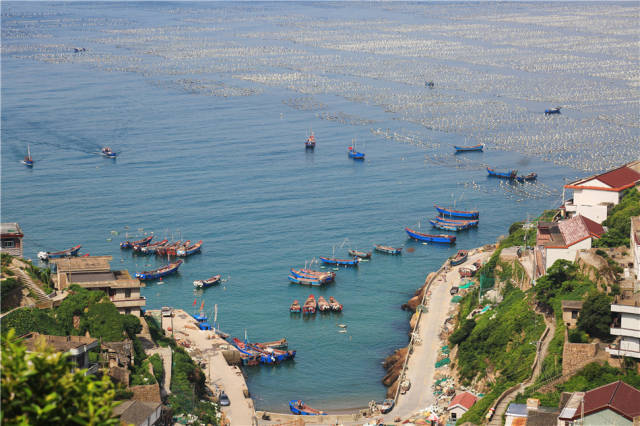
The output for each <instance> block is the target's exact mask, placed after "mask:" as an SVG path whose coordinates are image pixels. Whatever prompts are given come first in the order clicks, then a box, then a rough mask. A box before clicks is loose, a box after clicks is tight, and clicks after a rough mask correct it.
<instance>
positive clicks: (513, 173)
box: [487, 167, 518, 179]
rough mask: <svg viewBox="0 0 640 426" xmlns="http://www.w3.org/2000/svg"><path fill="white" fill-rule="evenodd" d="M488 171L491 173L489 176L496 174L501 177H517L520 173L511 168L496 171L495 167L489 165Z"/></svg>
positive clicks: (495, 175)
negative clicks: (506, 170)
mask: <svg viewBox="0 0 640 426" xmlns="http://www.w3.org/2000/svg"><path fill="white" fill-rule="evenodd" d="M487 172H488V173H489V176H494V177H498V178H501V179H515V178H516V176H517V175H518V171H517V170H511V171H509V172H496V171H495V170H494V169H490V168H489V167H487Z"/></svg>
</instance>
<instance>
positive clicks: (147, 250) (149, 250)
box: [134, 239, 169, 254]
mask: <svg viewBox="0 0 640 426" xmlns="http://www.w3.org/2000/svg"><path fill="white" fill-rule="evenodd" d="M168 245H169V240H166V239H165V240H162V241H159V242H158V243H154V244H149V245H148V246H144V247H142V248H140V253H144V254H155V253H157V252H158V250H160V249H161V248H163V247H166V246H168ZM134 250H135V246H134Z"/></svg>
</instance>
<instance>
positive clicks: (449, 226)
mask: <svg viewBox="0 0 640 426" xmlns="http://www.w3.org/2000/svg"><path fill="white" fill-rule="evenodd" d="M429 223H430V224H431V226H433V227H434V228H438V229H442V230H444V231H453V232H457V231H464V230H465V229H469V228H473V227H475V226H477V225H478V221H469V222H467V223H455V222H447V221H441V220H435V219H432V220H430V221H429Z"/></svg>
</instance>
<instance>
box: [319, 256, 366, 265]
mask: <svg viewBox="0 0 640 426" xmlns="http://www.w3.org/2000/svg"><path fill="white" fill-rule="evenodd" d="M320 261H321V262H322V263H326V264H327V265H338V266H358V263H359V262H360V259H358V258H357V257H354V258H353V259H336V258H335V257H322V256H320Z"/></svg>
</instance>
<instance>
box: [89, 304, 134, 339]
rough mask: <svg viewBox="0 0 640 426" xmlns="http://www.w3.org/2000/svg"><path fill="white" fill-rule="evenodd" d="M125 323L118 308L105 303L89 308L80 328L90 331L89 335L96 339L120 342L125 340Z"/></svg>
mask: <svg viewBox="0 0 640 426" xmlns="http://www.w3.org/2000/svg"><path fill="white" fill-rule="evenodd" d="M124 322H125V319H124V315H120V313H119V312H118V308H116V306H115V305H114V304H113V303H111V302H108V301H105V302H103V303H96V304H93V305H91V306H89V309H88V310H87V314H86V315H85V316H83V317H82V320H81V322H80V328H81V329H82V330H89V334H91V337H93V338H95V339H102V340H103V341H105V342H119V341H121V340H122V339H124V334H123V330H124ZM134 335H135V334H134Z"/></svg>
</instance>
